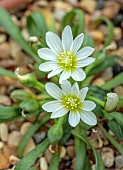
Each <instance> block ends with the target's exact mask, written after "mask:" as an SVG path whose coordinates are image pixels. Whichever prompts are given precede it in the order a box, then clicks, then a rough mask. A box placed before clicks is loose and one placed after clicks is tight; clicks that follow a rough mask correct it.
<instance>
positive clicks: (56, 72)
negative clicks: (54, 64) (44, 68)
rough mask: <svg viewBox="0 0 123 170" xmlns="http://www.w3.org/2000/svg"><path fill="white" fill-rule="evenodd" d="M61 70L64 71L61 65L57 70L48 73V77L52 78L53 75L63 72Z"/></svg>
mask: <svg viewBox="0 0 123 170" xmlns="http://www.w3.org/2000/svg"><path fill="white" fill-rule="evenodd" d="M61 71H62V69H61V68H60V67H59V68H57V69H56V70H53V71H51V72H50V73H49V74H48V76H47V77H48V78H51V77H53V76H55V75H57V74H59V73H61Z"/></svg>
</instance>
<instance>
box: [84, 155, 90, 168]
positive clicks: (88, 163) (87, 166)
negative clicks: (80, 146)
mask: <svg viewBox="0 0 123 170" xmlns="http://www.w3.org/2000/svg"><path fill="white" fill-rule="evenodd" d="M84 170H92V168H91V165H90V161H89V159H88V156H87V155H86V160H85V166H84Z"/></svg>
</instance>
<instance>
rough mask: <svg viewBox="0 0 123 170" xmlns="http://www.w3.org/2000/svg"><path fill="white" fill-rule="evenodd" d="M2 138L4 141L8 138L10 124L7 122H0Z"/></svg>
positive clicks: (0, 136)
mask: <svg viewBox="0 0 123 170" xmlns="http://www.w3.org/2000/svg"><path fill="white" fill-rule="evenodd" d="M0 138H1V140H2V141H3V142H7V140H8V126H7V125H6V124H5V123H1V124H0Z"/></svg>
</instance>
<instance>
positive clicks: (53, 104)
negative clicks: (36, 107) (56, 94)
mask: <svg viewBox="0 0 123 170" xmlns="http://www.w3.org/2000/svg"><path fill="white" fill-rule="evenodd" d="M60 107H61V103H60V102H59V101H57V100H54V101H51V102H47V103H45V104H43V105H42V108H43V109H44V110H46V111H47V112H52V111H54V110H55V109H57V108H60Z"/></svg>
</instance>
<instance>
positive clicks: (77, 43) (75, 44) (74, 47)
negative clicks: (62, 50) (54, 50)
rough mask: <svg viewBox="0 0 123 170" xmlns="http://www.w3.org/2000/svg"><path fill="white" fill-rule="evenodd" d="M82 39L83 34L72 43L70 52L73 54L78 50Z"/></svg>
mask: <svg viewBox="0 0 123 170" xmlns="http://www.w3.org/2000/svg"><path fill="white" fill-rule="evenodd" d="M83 39H84V34H79V35H78V36H77V37H76V38H75V39H74V41H73V43H72V44H71V47H70V51H71V52H73V53H74V54H75V53H76V52H77V51H78V50H79V48H80V47H81V45H82V42H83Z"/></svg>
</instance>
